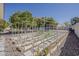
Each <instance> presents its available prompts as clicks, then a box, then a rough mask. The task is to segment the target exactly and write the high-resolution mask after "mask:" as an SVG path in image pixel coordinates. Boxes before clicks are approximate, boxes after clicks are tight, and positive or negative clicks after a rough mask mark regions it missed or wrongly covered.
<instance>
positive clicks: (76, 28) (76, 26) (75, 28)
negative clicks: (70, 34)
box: [72, 23, 79, 38]
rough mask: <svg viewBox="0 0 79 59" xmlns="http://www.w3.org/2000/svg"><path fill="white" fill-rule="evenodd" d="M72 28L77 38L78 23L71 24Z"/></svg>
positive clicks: (78, 34)
mask: <svg viewBox="0 0 79 59" xmlns="http://www.w3.org/2000/svg"><path fill="white" fill-rule="evenodd" d="M72 27H73V29H74V32H75V34H76V35H77V37H78V38H79V23H76V24H75V25H73V26H72Z"/></svg>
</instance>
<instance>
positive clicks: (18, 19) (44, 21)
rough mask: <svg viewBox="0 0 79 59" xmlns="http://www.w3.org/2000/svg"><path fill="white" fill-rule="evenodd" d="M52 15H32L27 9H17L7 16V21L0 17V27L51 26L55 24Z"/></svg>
mask: <svg viewBox="0 0 79 59" xmlns="http://www.w3.org/2000/svg"><path fill="white" fill-rule="evenodd" d="M57 24H58V23H57V22H56V21H55V20H54V19H53V17H33V16H32V13H31V12H29V11H18V12H15V13H13V14H12V15H11V16H10V17H9V21H8V22H6V21H5V20H2V19H0V29H5V28H6V27H8V26H10V27H13V28H32V27H33V28H34V27H38V28H39V27H42V26H43V27H48V26H50V27H53V26H57Z"/></svg>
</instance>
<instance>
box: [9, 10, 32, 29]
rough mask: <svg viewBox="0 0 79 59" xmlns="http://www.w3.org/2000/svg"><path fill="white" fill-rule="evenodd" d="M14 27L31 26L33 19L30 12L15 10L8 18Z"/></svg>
mask: <svg viewBox="0 0 79 59" xmlns="http://www.w3.org/2000/svg"><path fill="white" fill-rule="evenodd" d="M9 21H10V23H11V24H12V26H13V27H14V28H21V27H22V28H25V27H26V26H27V27H31V23H32V21H33V19H32V14H31V12H29V11H23V12H20V11H19V12H15V13H14V14H13V15H12V16H11V17H10V19H9Z"/></svg>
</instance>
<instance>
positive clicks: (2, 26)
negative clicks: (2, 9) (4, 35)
mask: <svg viewBox="0 0 79 59" xmlns="http://www.w3.org/2000/svg"><path fill="white" fill-rule="evenodd" d="M8 25H9V24H8V22H6V21H5V20H3V19H0V31H3V30H4V29H5V28H7V27H8Z"/></svg>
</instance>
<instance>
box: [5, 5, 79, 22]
mask: <svg viewBox="0 0 79 59" xmlns="http://www.w3.org/2000/svg"><path fill="white" fill-rule="evenodd" d="M22 10H29V11H31V12H32V15H33V16H34V17H35V16H36V17H41V16H48V17H49V16H52V17H53V18H54V19H55V20H56V21H58V22H59V23H63V22H65V21H70V19H71V18H73V17H75V16H79V4H54V3H52V4H39V3H37V4H30V3H29V4H27V3H26V4H5V10H4V11H5V12H4V13H5V16H4V19H6V20H8V19H9V17H10V15H12V13H14V12H16V11H22Z"/></svg>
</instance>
